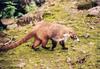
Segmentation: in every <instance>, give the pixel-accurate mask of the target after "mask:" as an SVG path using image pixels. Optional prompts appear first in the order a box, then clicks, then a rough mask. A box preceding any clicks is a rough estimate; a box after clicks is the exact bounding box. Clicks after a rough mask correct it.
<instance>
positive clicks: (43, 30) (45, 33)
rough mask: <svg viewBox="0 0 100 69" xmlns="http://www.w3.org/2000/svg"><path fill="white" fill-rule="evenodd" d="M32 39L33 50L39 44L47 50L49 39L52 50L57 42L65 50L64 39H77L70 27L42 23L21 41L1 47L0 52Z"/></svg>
mask: <svg viewBox="0 0 100 69" xmlns="http://www.w3.org/2000/svg"><path fill="white" fill-rule="evenodd" d="M65 34H66V35H65ZM32 37H34V43H33V45H32V48H33V49H36V48H37V46H39V45H40V44H42V47H43V48H45V49H47V47H46V44H47V42H48V40H49V39H50V40H51V41H52V50H53V49H54V48H55V47H56V45H57V42H59V43H60V45H62V47H63V49H66V48H65V44H64V41H65V37H67V38H68V37H71V38H72V39H77V36H76V33H75V32H74V31H73V29H72V28H70V27H66V26H64V25H60V24H48V23H42V24H38V25H36V26H34V27H33V30H32V32H30V33H28V34H27V35H26V36H25V37H23V38H22V39H21V40H19V41H17V42H15V43H12V44H10V45H8V46H3V47H2V48H0V50H8V49H13V48H15V47H17V46H19V45H21V44H22V43H25V42H26V41H27V40H29V39H30V38H32Z"/></svg>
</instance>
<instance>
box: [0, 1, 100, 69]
mask: <svg viewBox="0 0 100 69" xmlns="http://www.w3.org/2000/svg"><path fill="white" fill-rule="evenodd" d="M45 13H46V14H45V16H44V19H45V20H46V21H49V22H50V21H51V22H52V21H59V22H60V23H61V24H64V25H66V26H72V27H73V28H74V29H75V31H76V32H77V34H78V36H79V38H80V42H79V43H74V42H73V41H72V40H71V39H69V40H68V41H67V42H66V47H68V50H67V51H63V50H61V46H60V45H57V47H56V49H55V51H48V50H44V49H42V48H41V47H40V51H34V50H32V49H31V48H30V47H31V45H32V43H33V40H34V39H31V40H29V41H28V42H27V43H24V44H22V45H21V46H19V47H17V48H15V49H12V50H9V51H8V52H1V53H0V69H70V68H69V67H70V66H69V65H68V62H67V61H68V58H70V59H71V62H72V63H73V65H72V66H73V67H74V68H73V69H97V67H98V66H99V65H98V64H97V58H98V59H99V57H98V56H97V55H99V49H100V21H99V19H98V18H96V17H86V15H87V12H86V11H78V10H77V9H75V6H74V5H73V3H72V2H61V3H59V4H56V5H55V6H51V7H50V8H49V11H46V12H45ZM48 13H49V14H48ZM31 29H32V26H30V25H27V26H24V27H22V28H16V29H12V30H7V31H5V32H6V33H7V34H9V35H11V37H13V36H14V37H15V38H16V40H18V39H20V38H22V37H24V36H25V34H26V33H27V31H31ZM87 34H88V35H89V37H85V36H86V35H87ZM47 46H51V42H50V41H49V43H48V45H47ZM86 55H88V57H86ZM80 58H85V60H83V62H82V63H77V61H78V59H80ZM80 61H81V60H80Z"/></svg>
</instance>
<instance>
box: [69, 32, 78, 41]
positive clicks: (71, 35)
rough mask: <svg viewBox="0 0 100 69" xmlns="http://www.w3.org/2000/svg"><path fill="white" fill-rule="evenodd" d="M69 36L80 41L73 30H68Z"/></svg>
mask: <svg viewBox="0 0 100 69" xmlns="http://www.w3.org/2000/svg"><path fill="white" fill-rule="evenodd" d="M69 34H70V38H71V39H73V40H74V41H78V42H79V41H80V40H79V38H78V36H77V34H76V33H75V32H70V33H69Z"/></svg>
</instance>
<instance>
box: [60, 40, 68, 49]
mask: <svg viewBox="0 0 100 69" xmlns="http://www.w3.org/2000/svg"><path fill="white" fill-rule="evenodd" d="M59 44H60V45H61V46H62V49H63V50H67V49H68V48H66V47H65V42H64V40H62V41H60V42H59Z"/></svg>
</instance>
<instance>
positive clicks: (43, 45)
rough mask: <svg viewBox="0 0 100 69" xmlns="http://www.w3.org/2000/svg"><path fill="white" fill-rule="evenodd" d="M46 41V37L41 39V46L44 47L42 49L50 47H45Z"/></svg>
mask: <svg viewBox="0 0 100 69" xmlns="http://www.w3.org/2000/svg"><path fill="white" fill-rule="evenodd" d="M47 42H48V39H46V38H45V39H43V40H42V48H44V49H49V48H50V47H46V45H47Z"/></svg>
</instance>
